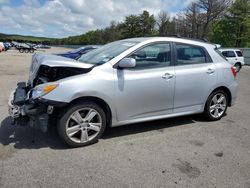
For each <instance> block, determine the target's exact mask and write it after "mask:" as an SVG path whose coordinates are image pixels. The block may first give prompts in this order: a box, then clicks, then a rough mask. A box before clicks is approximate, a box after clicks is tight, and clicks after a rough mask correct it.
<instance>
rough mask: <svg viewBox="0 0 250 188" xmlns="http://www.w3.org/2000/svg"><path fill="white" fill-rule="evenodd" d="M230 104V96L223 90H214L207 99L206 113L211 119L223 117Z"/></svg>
mask: <svg viewBox="0 0 250 188" xmlns="http://www.w3.org/2000/svg"><path fill="white" fill-rule="evenodd" d="M227 106H228V96H227V94H226V93H225V92H224V91H223V90H217V91H214V92H213V93H212V94H211V95H210V96H209V97H208V99H207V102H206V106H205V110H204V115H205V117H206V118H207V119H208V120H210V121H216V120H219V119H221V118H222V116H223V115H224V114H225V113H226V110H227Z"/></svg>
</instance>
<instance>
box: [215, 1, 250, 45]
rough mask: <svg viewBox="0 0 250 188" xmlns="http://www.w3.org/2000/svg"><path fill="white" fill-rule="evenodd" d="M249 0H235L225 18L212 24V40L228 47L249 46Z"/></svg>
mask: <svg viewBox="0 0 250 188" xmlns="http://www.w3.org/2000/svg"><path fill="white" fill-rule="evenodd" d="M249 36H250V0H236V1H235V2H234V3H233V5H232V6H231V7H230V9H229V13H228V14H227V15H226V16H225V18H223V19H221V20H220V21H218V22H215V23H214V24H213V35H212V38H211V39H212V41H213V42H217V43H220V44H222V45H223V46H228V47H247V46H248V47H249V44H250V37H249Z"/></svg>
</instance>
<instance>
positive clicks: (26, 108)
mask: <svg viewBox="0 0 250 188" xmlns="http://www.w3.org/2000/svg"><path fill="white" fill-rule="evenodd" d="M34 92H35V90H33V89H30V86H28V85H27V84H26V83H25V82H20V83H18V84H17V88H16V90H15V91H13V92H12V93H11V95H10V98H9V101H8V105H9V114H10V116H11V117H12V123H13V124H17V125H21V126H25V125H30V126H31V127H34V128H36V129H40V130H41V131H42V132H46V131H47V125H48V120H49V116H50V115H51V114H52V113H53V111H54V108H55V107H62V106H64V105H66V103H62V102H56V101H46V100H43V99H42V98H39V97H37V98H35V96H34Z"/></svg>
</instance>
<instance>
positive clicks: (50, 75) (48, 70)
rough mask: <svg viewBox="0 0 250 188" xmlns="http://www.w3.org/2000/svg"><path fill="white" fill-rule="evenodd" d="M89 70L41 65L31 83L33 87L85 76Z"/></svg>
mask: <svg viewBox="0 0 250 188" xmlns="http://www.w3.org/2000/svg"><path fill="white" fill-rule="evenodd" d="M91 70H92V67H91V68H88V69H83V68H73V67H50V66H47V65H41V66H40V68H39V70H38V73H37V76H36V78H35V79H34V81H33V86H34V87H35V86H36V85H39V84H44V83H47V82H53V81H57V80H60V79H63V78H67V77H70V76H75V75H79V74H85V73H87V72H90V71H91Z"/></svg>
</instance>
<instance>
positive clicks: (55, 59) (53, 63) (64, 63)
mask: <svg viewBox="0 0 250 188" xmlns="http://www.w3.org/2000/svg"><path fill="white" fill-rule="evenodd" d="M41 65H46V66H49V67H72V68H82V69H89V68H91V67H93V65H91V64H86V63H82V62H79V61H76V60H74V59H69V58H66V57H62V56H57V55H48V54H34V55H33V56H32V63H31V66H30V71H29V81H30V82H32V81H33V80H34V79H35V77H36V75H37V72H38V70H39V67H40V66H41Z"/></svg>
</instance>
